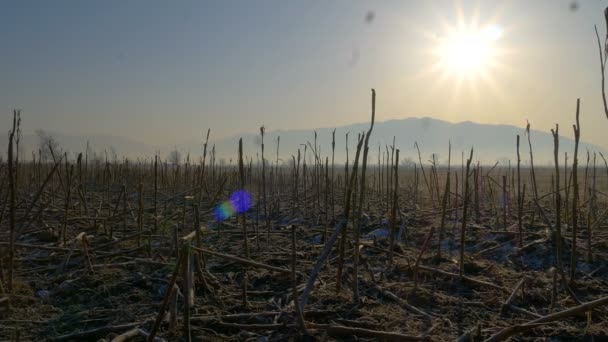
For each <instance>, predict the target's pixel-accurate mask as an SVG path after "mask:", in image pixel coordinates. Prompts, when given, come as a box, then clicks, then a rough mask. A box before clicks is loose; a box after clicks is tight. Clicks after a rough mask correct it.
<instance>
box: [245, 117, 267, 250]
mask: <svg viewBox="0 0 608 342" xmlns="http://www.w3.org/2000/svg"><path fill="white" fill-rule="evenodd" d="M264 133H265V129H264V126H262V127H260V136H261V138H262V144H261V145H262V146H261V148H262V197H263V198H264V220H265V222H266V244H267V245H268V244H270V216H269V215H268V197H266V159H265V158H264ZM239 151H240V150H239ZM239 153H241V152H239ZM239 158H240V157H239Z"/></svg>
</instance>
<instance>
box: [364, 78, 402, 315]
mask: <svg viewBox="0 0 608 342" xmlns="http://www.w3.org/2000/svg"><path fill="white" fill-rule="evenodd" d="M375 118H376V90H374V89H372V121H371V124H370V126H369V130H368V131H367V134H366V135H365V145H364V148H363V160H362V165H361V177H360V180H361V185H360V186H359V191H360V193H359V205H358V206H356V207H355V213H354V218H355V225H354V227H353V228H354V229H353V232H354V234H355V249H354V255H353V264H354V274H353V276H354V280H353V302H354V303H355V304H358V303H359V237H360V235H361V227H360V225H361V219H362V217H361V211H362V210H363V203H364V201H365V188H366V180H367V179H366V178H365V174H366V171H367V153H368V152H369V137H370V136H371V135H372V130H373V129H374V120H375ZM397 159H399V152H397ZM396 174H397V171H396V170H395V175H396Z"/></svg>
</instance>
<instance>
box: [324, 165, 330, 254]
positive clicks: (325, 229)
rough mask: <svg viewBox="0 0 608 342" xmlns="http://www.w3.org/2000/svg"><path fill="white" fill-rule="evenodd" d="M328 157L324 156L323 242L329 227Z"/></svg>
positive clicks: (325, 239)
mask: <svg viewBox="0 0 608 342" xmlns="http://www.w3.org/2000/svg"><path fill="white" fill-rule="evenodd" d="M328 166H329V157H325V226H324V227H323V244H325V243H326V242H327V229H329V203H328V202H329V190H330V189H329V168H328Z"/></svg>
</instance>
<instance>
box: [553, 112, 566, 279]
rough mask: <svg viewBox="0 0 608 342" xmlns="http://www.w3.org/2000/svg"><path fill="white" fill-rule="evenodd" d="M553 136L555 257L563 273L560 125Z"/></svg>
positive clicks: (556, 125)
mask: <svg viewBox="0 0 608 342" xmlns="http://www.w3.org/2000/svg"><path fill="white" fill-rule="evenodd" d="M551 134H552V135H553V159H554V161H555V184H554V186H555V189H554V191H555V239H554V242H555V257H556V259H557V260H556V262H557V267H558V269H559V271H560V272H562V270H563V269H562V222H561V194H560V191H559V125H558V124H555V130H554V129H551Z"/></svg>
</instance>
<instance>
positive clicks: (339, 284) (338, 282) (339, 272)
mask: <svg viewBox="0 0 608 342" xmlns="http://www.w3.org/2000/svg"><path fill="white" fill-rule="evenodd" d="M357 141H358V143H357V153H355V161H354V164H353V172H352V173H351V175H350V179H349V181H348V187H347V191H346V202H345V204H344V228H343V229H342V235H341V237H340V255H339V257H338V270H337V273H336V292H340V290H341V288H342V271H343V268H344V253H345V250H346V236H347V231H348V229H347V226H348V220H349V217H350V216H349V214H350V207H351V196H352V193H353V189H354V187H355V181H356V179H357V168H358V166H359V154H360V152H361V146H362V145H363V136H362V135H361V134H359V136H358V138H357Z"/></svg>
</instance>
